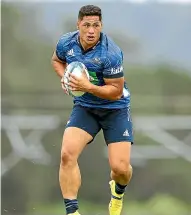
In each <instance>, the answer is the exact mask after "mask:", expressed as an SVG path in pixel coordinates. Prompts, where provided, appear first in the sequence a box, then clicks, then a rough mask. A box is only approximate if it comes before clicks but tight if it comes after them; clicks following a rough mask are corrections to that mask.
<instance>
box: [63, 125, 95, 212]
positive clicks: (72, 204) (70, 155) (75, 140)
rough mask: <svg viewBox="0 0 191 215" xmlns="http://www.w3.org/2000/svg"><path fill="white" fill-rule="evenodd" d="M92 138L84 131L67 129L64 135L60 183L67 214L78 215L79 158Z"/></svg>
mask: <svg viewBox="0 0 191 215" xmlns="http://www.w3.org/2000/svg"><path fill="white" fill-rule="evenodd" d="M91 139H92V137H91V135H90V134H88V133H87V132H85V131H83V130H82V129H79V128H75V127H68V128H66V130H65V132H64V135H63V143H62V150H61V162H60V171H59V182H60V187H61V191H62V195H63V198H64V202H65V206H66V213H67V214H75V215H78V214H79V213H78V212H77V211H78V201H77V194H78V190H79V188H80V185H81V175H80V170H79V166H78V157H79V155H80V154H81V152H82V150H83V149H84V147H85V146H86V144H87V143H88V142H89V141H91Z"/></svg>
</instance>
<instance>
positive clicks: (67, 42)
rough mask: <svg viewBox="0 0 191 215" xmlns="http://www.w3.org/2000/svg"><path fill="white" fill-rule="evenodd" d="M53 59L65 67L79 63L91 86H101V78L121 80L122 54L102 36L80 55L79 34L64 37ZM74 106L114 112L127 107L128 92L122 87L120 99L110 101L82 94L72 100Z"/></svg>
mask: <svg viewBox="0 0 191 215" xmlns="http://www.w3.org/2000/svg"><path fill="white" fill-rule="evenodd" d="M56 55H57V57H58V58H59V59H60V60H61V61H63V62H66V63H68V64H70V63H71V62H73V61H79V62H82V63H83V64H84V65H85V66H86V67H87V69H88V72H89V75H90V76H91V82H92V83H93V84H95V85H98V86H103V85H105V82H104V78H119V77H123V53H122V51H121V50H120V48H119V47H118V46H117V45H116V44H115V43H114V42H113V41H112V40H111V39H110V38H109V37H108V36H107V35H106V34H104V33H101V36H100V40H99V41H98V43H97V44H96V45H95V46H94V47H92V48H90V49H88V50H86V51H84V50H83V48H82V46H81V44H80V42H79V32H78V31H74V32H70V33H67V34H64V35H63V36H62V37H61V38H60V39H59V41H58V43H57V46H56ZM74 104H79V105H81V106H85V107H94V108H106V109H118V108H124V107H128V106H130V92H129V90H128V88H127V85H126V83H125V84H124V88H123V95H122V97H121V99H119V100H116V101H111V100H107V99H102V98H99V97H97V96H94V95H92V94H90V93H85V94H84V95H83V96H80V97H74Z"/></svg>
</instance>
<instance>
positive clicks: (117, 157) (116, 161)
mask: <svg viewBox="0 0 191 215" xmlns="http://www.w3.org/2000/svg"><path fill="white" fill-rule="evenodd" d="M101 125H102V129H103V133H104V138H105V141H106V143H107V145H108V156H109V163H110V165H111V166H112V167H115V166H119V165H121V164H124V165H125V166H128V165H129V164H130V153H131V144H132V143H133V128H132V127H133V125H132V120H131V116H130V109H129V108H123V109H116V110H113V111H110V112H109V114H108V115H107V116H106V117H105V118H104V120H103V121H102V124H101Z"/></svg>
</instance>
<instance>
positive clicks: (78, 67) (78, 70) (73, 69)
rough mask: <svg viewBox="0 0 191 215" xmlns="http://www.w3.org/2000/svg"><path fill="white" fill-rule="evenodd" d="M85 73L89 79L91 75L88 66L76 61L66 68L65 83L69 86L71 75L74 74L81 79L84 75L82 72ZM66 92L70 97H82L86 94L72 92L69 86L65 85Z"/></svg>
mask: <svg viewBox="0 0 191 215" xmlns="http://www.w3.org/2000/svg"><path fill="white" fill-rule="evenodd" d="M83 71H85V72H86V75H87V78H88V79H89V78H90V77H89V73H88V70H87V68H86V66H85V65H84V64H83V63H81V62H78V61H74V62H72V63H70V64H68V66H67V67H66V70H65V72H64V83H65V84H68V83H69V74H70V73H72V74H74V75H75V76H77V77H80V76H81V75H82V72H83ZM65 87H66V90H67V91H68V92H69V94H70V95H72V96H82V95H83V94H84V93H85V92H82V91H72V90H71V89H70V88H69V87H68V86H67V85H65Z"/></svg>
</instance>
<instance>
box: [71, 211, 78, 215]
mask: <svg viewBox="0 0 191 215" xmlns="http://www.w3.org/2000/svg"><path fill="white" fill-rule="evenodd" d="M68 215H80V214H79V212H78V211H76V212H75V213H72V214H68Z"/></svg>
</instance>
